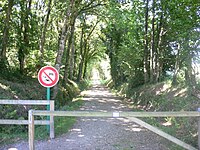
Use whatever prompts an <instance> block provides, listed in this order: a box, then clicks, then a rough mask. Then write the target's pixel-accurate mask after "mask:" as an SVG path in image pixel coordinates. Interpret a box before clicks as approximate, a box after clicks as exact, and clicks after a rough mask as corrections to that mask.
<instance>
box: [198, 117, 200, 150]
mask: <svg viewBox="0 0 200 150" xmlns="http://www.w3.org/2000/svg"><path fill="white" fill-rule="evenodd" d="M198 148H199V150H200V117H198Z"/></svg>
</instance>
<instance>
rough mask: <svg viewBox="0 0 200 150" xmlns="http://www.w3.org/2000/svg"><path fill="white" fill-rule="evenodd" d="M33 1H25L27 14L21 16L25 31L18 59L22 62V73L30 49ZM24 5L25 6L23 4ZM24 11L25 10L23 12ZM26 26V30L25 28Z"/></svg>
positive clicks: (22, 72)
mask: <svg viewBox="0 0 200 150" xmlns="http://www.w3.org/2000/svg"><path fill="white" fill-rule="evenodd" d="M31 3H32V0H29V1H27V2H26V3H25V10H24V11H25V16H23V15H22V17H21V20H22V21H21V22H22V27H21V30H22V32H23V35H22V36H23V37H22V38H23V40H22V41H23V42H22V44H23V45H21V46H20V48H19V51H18V55H19V56H18V60H19V64H20V66H19V67H20V73H21V74H24V68H25V57H26V55H27V54H28V49H29V15H30V14H31ZM22 7H23V6H22ZM22 13H23V12H22ZM23 28H24V30H23Z"/></svg>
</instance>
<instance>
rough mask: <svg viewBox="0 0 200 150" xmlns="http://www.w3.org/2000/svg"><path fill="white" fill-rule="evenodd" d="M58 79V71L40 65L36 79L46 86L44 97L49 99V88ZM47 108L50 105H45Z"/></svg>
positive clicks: (48, 108)
mask: <svg viewBox="0 0 200 150" xmlns="http://www.w3.org/2000/svg"><path fill="white" fill-rule="evenodd" d="M58 80H59V73H58V71H57V70H56V69H55V68H54V67H51V66H45V67H42V68H41V69H40V71H39V73H38V81H39V83H40V84H41V85H42V86H44V87H46V88H47V95H46V98H47V100H48V101H49V100H50V99H51V90H50V88H51V87H53V86H55V85H56V84H57V82H58ZM47 110H50V106H49V105H47ZM49 118H50V117H49V116H47V120H49ZM47 128H48V131H49V129H50V127H49V125H48V126H47Z"/></svg>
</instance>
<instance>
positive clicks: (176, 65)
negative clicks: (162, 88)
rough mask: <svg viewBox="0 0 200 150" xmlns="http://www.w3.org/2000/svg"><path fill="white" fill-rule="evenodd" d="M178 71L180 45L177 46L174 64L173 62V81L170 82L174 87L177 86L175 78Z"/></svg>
mask: <svg viewBox="0 0 200 150" xmlns="http://www.w3.org/2000/svg"><path fill="white" fill-rule="evenodd" d="M179 69H180V45H179V44H178V48H177V55H176V62H175V68H174V74H173V80H172V85H174V86H176V85H177V84H178V81H177V76H178V72H179Z"/></svg>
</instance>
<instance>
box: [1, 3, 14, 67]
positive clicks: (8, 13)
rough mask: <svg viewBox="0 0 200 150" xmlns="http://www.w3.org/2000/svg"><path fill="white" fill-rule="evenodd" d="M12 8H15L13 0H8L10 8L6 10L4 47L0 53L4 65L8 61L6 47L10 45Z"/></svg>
mask: <svg viewBox="0 0 200 150" xmlns="http://www.w3.org/2000/svg"><path fill="white" fill-rule="evenodd" d="M12 8H13V0H8V8H7V12H6V18H5V22H4V31H3V38H2V49H1V53H0V60H1V61H2V65H5V62H6V61H7V60H6V49H7V45H8V38H9V26H10V16H11V13H12Z"/></svg>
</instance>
